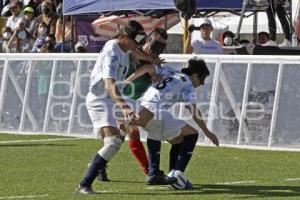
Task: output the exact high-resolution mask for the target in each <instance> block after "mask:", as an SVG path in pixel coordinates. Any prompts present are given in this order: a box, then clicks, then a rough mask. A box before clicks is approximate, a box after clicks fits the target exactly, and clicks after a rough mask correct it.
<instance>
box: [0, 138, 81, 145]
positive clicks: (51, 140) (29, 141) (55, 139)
mask: <svg viewBox="0 0 300 200" xmlns="http://www.w3.org/2000/svg"><path fill="white" fill-rule="evenodd" d="M83 139H84V138H52V139H39V140H8V141H2V142H0V144H14V143H32V142H53V141H68V140H83Z"/></svg>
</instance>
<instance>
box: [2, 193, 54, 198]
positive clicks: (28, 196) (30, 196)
mask: <svg viewBox="0 0 300 200" xmlns="http://www.w3.org/2000/svg"><path fill="white" fill-rule="evenodd" d="M47 196H49V195H48V194H43V195H25V196H11V197H0V199H33V198H40V197H47Z"/></svg>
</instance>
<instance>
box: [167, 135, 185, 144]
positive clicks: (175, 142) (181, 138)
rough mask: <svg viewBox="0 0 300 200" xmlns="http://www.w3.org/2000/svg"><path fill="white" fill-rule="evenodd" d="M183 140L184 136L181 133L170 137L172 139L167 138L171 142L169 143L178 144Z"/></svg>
mask: <svg viewBox="0 0 300 200" xmlns="http://www.w3.org/2000/svg"><path fill="white" fill-rule="evenodd" d="M183 140H184V136H183V135H179V136H177V137H175V138H172V139H170V140H168V142H169V143H171V144H180V143H182V142H183Z"/></svg>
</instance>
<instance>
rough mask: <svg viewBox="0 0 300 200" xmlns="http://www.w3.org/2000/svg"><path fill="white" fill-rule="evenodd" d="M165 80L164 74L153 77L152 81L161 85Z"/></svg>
mask: <svg viewBox="0 0 300 200" xmlns="http://www.w3.org/2000/svg"><path fill="white" fill-rule="evenodd" d="M162 80H163V75H162V74H154V75H153V76H151V81H152V82H153V83H159V82H161V81H162Z"/></svg>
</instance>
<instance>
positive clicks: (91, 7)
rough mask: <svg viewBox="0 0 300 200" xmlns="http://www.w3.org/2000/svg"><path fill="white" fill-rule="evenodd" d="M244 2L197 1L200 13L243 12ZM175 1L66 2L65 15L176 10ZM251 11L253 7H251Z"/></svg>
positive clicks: (83, 0)
mask: <svg viewBox="0 0 300 200" xmlns="http://www.w3.org/2000/svg"><path fill="white" fill-rule="evenodd" d="M243 2H244V0H226V1H224V0H196V6H197V10H198V11H209V10H223V11H224V10H228V11H241V10H242V7H243ZM175 9H176V8H175V5H174V1H173V0H165V1H161V0H151V1H148V0H126V1H125V0H114V1H106V0H64V7H63V12H64V15H80V14H93V13H94V14H99V13H105V12H116V11H136V12H139V13H147V12H149V11H151V10H175ZM249 9H251V7H249Z"/></svg>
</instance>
